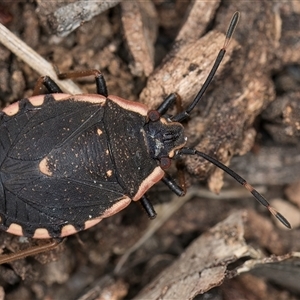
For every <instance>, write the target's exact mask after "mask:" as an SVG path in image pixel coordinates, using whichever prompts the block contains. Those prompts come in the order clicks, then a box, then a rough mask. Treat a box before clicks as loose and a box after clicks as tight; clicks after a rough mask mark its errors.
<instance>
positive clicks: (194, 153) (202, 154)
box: [177, 148, 292, 228]
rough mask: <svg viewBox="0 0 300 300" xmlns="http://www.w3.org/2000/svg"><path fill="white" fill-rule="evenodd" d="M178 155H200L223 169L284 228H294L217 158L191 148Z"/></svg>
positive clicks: (181, 150)
mask: <svg viewBox="0 0 300 300" xmlns="http://www.w3.org/2000/svg"><path fill="white" fill-rule="evenodd" d="M177 154H179V155H180V154H185V155H198V156H201V157H203V158H204V159H205V160H207V161H209V162H210V163H212V164H214V165H215V166H217V167H218V168H220V169H222V170H223V171H224V172H226V173H227V174H229V175H230V176H231V177H233V178H234V179H235V180H236V181H237V182H238V183H240V184H241V185H243V186H244V187H245V188H246V189H247V190H248V191H249V192H250V193H251V194H252V195H253V196H254V198H255V199H256V200H257V201H258V202H259V203H260V204H262V205H263V206H265V207H266V208H267V209H268V210H269V212H270V213H271V214H272V215H273V216H275V217H276V218H277V219H278V220H279V221H280V222H281V223H282V224H283V225H284V226H286V227H287V228H292V227H291V224H290V223H289V222H288V220H287V219H286V218H285V217H284V216H283V215H282V214H280V213H279V212H278V211H277V210H276V209H275V208H274V207H272V206H271V205H270V203H269V202H268V201H267V200H266V199H265V198H264V197H263V196H262V195H261V194H260V193H259V192H258V191H257V190H256V189H255V188H254V187H253V186H252V185H251V184H249V183H248V182H247V181H246V180H245V179H244V178H242V177H241V176H240V175H238V174H237V173H236V172H234V171H233V170H231V169H230V168H228V167H227V166H225V165H224V164H222V163H221V162H219V161H218V160H216V159H215V158H213V157H211V156H209V155H207V154H205V153H203V152H200V151H198V150H195V149H190V148H182V149H180V150H178V152H177Z"/></svg>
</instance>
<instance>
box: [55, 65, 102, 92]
mask: <svg viewBox="0 0 300 300" xmlns="http://www.w3.org/2000/svg"><path fill="white" fill-rule="evenodd" d="M91 75H94V76H95V81H96V86H97V94H99V95H102V96H104V97H107V96H108V92H107V87H106V82H105V79H104V77H103V75H102V73H101V72H100V71H99V70H95V69H93V70H85V71H74V72H67V73H60V74H58V75H57V77H58V78H59V79H74V78H82V77H87V76H91Z"/></svg>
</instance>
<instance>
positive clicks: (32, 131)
mask: <svg viewBox="0 0 300 300" xmlns="http://www.w3.org/2000/svg"><path fill="white" fill-rule="evenodd" d="M238 19H239V13H238V12H236V13H235V14H234V15H233V18H232V20H231V23H230V25H229V28H228V31H227V34H226V39H225V42H224V46H223V48H222V49H221V50H220V52H219V54H218V56H217V58H216V61H215V63H214V65H213V67H212V69H211V71H210V74H209V75H208V77H207V79H206V81H205V83H204V84H203V86H202V87H201V89H200V91H199V93H198V94H197V95H196V97H195V99H194V100H193V101H192V102H191V103H190V105H189V106H188V107H187V108H186V109H185V110H184V111H183V112H181V113H179V114H177V115H175V116H169V115H167V111H168V109H169V108H170V107H171V106H172V105H173V104H174V103H175V102H176V99H177V95H176V94H171V95H169V96H168V97H167V98H166V99H165V100H164V101H163V102H162V104H161V105H160V106H159V107H158V108H157V109H155V110H149V109H148V107H146V106H145V105H143V104H140V103H136V102H132V101H129V100H125V99H122V98H120V97H117V96H112V95H108V93H107V88H106V84H105V80H104V78H103V76H102V74H101V73H100V72H99V71H97V70H90V71H83V72H73V73H68V74H60V75H59V77H60V78H61V79H63V78H75V77H82V76H89V75H94V76H95V81H96V85H97V94H95V95H85V94H83V95H69V94H64V93H63V92H62V91H61V89H60V88H59V86H58V85H57V84H56V83H55V82H54V81H53V80H52V79H51V78H49V77H47V76H46V77H42V78H41V79H40V80H39V81H38V83H37V86H36V89H35V91H34V94H37V92H38V91H39V89H40V87H41V85H44V86H45V87H46V88H47V89H48V91H49V94H46V95H37V96H33V97H31V98H28V99H22V100H20V101H19V102H16V103H14V104H12V105H10V106H8V107H6V108H5V109H4V110H3V111H2V112H1V113H0V121H1V123H0V146H1V147H0V179H1V181H0V199H1V202H0V205H1V207H0V228H1V229H3V230H5V231H7V232H9V233H12V234H15V235H20V236H28V237H33V238H37V239H45V238H62V237H65V236H68V235H71V234H74V233H76V232H78V231H81V230H84V229H87V228H89V227H91V226H93V225H95V224H96V223H98V222H100V221H101V220H102V219H103V218H107V217H109V216H111V215H113V214H115V213H117V212H119V211H120V210H122V209H124V208H125V207H126V206H127V205H129V203H130V202H131V201H132V200H133V201H140V202H141V203H142V205H143V207H144V209H145V211H146V212H147V214H148V216H149V217H150V218H154V217H155V215H156V213H155V210H154V208H153V206H152V204H151V202H150V201H149V200H148V198H147V196H146V192H147V191H148V189H149V188H150V187H151V186H153V185H154V184H156V183H157V182H158V181H160V180H162V181H163V182H164V183H165V184H166V185H167V186H168V187H169V188H170V189H171V190H172V191H173V192H174V193H176V194H177V195H179V196H182V195H183V194H184V190H183V189H182V188H181V187H180V186H179V185H178V184H177V183H176V181H175V180H174V179H172V178H171V177H170V176H169V175H168V174H167V173H165V170H166V169H168V168H169V166H170V164H171V161H172V160H173V159H176V158H178V157H180V156H182V155H196V156H199V157H202V158H204V159H205V160H208V161H209V162H211V163H212V164H214V165H216V166H217V167H219V168H221V169H222V170H224V171H225V172H226V173H228V174H229V175H230V176H232V177H233V178H234V179H236V180H237V181H238V182H239V183H240V184H242V185H243V186H244V187H245V188H246V189H247V190H249V191H250V192H251V193H252V194H253V196H254V197H255V198H256V199H257V200H258V201H259V202H260V203H261V204H262V205H264V206H265V207H266V208H267V209H268V210H269V211H270V212H271V213H272V214H273V215H274V216H275V217H277V218H278V219H279V220H280V221H281V222H282V223H283V224H284V225H285V226H287V227H289V228H290V224H289V223H288V221H287V220H286V219H285V218H284V217H283V216H282V215H281V214H280V213H278V212H277V211H276V210H275V209H274V208H272V207H271V206H270V205H269V203H268V202H267V201H266V200H265V198H264V197H263V196H262V195H261V194H259V193H258V192H257V191H256V190H255V189H254V188H253V187H252V186H251V185H250V184H249V183H247V182H246V181H245V180H244V179H243V178H241V177H240V176H239V175H238V174H236V173H235V172H234V171H232V170H231V169H229V168H228V167H226V166H225V165H224V164H222V163H221V162H219V161H217V160H216V159H214V158H213V157H211V156H209V155H207V154H205V153H203V152H200V151H198V150H195V149H191V148H188V147H186V146H185V145H186V138H185V135H184V127H183V125H182V124H181V122H182V121H183V120H185V119H187V118H188V116H189V114H190V113H191V111H192V110H193V109H194V107H195V106H196V105H197V103H198V102H199V100H200V99H201V97H202V96H203V94H204V92H205V90H206V89H207V87H208V85H209V84H210V82H211V80H212V78H213V76H214V74H215V72H216V70H217V68H218V66H219V65H220V63H221V61H222V58H223V57H224V55H225V52H226V48H227V47H228V45H229V42H230V39H231V36H232V34H233V32H234V29H235V27H236V25H237V22H238ZM54 244H55V243H54ZM43 250H44V249H43ZM35 253H36V252H34V253H32V252H26V253H25V254H23V256H25V255H29V254H35ZM19 257H22V256H18V258H19ZM0 262H1V261H0ZM2 262H3V261H2Z"/></svg>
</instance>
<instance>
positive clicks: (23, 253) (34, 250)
mask: <svg viewBox="0 0 300 300" xmlns="http://www.w3.org/2000/svg"><path fill="white" fill-rule="evenodd" d="M62 241H63V239H53V240H51V241H50V242H49V243H47V244H45V245H39V246H32V247H30V248H28V249H24V250H20V251H18V252H16V253H10V254H3V255H0V265H2V264H5V263H9V262H12V261H15V260H18V259H22V258H25V257H27V256H32V255H36V254H39V253H42V252H46V251H50V250H52V249H54V248H56V247H57V246H58V245H59V244H60V243H61V242H62Z"/></svg>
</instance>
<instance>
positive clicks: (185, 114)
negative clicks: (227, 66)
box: [171, 11, 240, 122]
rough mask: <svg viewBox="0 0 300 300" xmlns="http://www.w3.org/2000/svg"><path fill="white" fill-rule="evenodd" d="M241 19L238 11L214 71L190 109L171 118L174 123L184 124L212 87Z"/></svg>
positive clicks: (229, 28)
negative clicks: (210, 86) (209, 87)
mask: <svg viewBox="0 0 300 300" xmlns="http://www.w3.org/2000/svg"><path fill="white" fill-rule="evenodd" d="M239 18H240V13H239V12H238V11H237V12H235V13H234V15H233V16H232V18H231V21H230V24H229V27H228V29H227V33H226V38H225V41H224V45H223V47H222V48H221V50H220V52H219V54H218V56H217V58H216V60H215V63H214V65H213V67H212V69H211V70H210V72H209V74H208V76H207V78H206V80H205V82H204V84H203V85H202V87H201V89H200V91H199V92H198V94H197V96H196V97H195V99H194V100H193V101H192V103H191V104H190V105H189V106H188V108H187V109H186V110H185V111H183V112H181V113H180V114H178V115H176V116H174V117H172V118H171V120H172V121H174V122H182V121H183V120H185V119H186V118H187V117H188V116H189V114H190V112H191V111H192V110H193V109H194V108H195V106H196V105H197V104H198V102H199V101H200V99H201V98H202V96H203V94H204V93H205V91H206V89H207V88H208V86H209V85H210V83H211V81H212V79H213V77H214V76H215V73H216V71H217V69H218V68H219V66H220V63H221V61H222V60H223V57H224V55H225V53H226V50H227V47H228V45H229V43H230V40H231V37H232V35H233V32H234V30H235V28H236V26H237V23H238V21H239Z"/></svg>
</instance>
